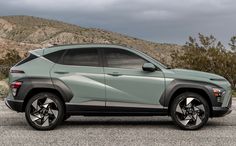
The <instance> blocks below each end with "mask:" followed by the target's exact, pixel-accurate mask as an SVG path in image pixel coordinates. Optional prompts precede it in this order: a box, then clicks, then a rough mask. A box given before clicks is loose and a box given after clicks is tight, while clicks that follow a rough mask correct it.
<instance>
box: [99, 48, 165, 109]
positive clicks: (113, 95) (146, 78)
mask: <svg viewBox="0 0 236 146" xmlns="http://www.w3.org/2000/svg"><path fill="white" fill-rule="evenodd" d="M104 58H105V67H104V73H105V79H106V85H107V86H106V97H107V102H106V106H116V107H136V108H160V107H162V106H160V104H159V99H160V97H161V95H162V94H163V92H164V90H165V81H164V75H163V73H162V71H161V70H157V71H154V72H147V71H143V70H142V65H143V64H144V63H146V62H149V61H147V60H146V59H145V58H142V57H141V56H140V55H137V54H135V53H134V52H130V51H129V50H123V49H116V48H111V49H108V48H107V49H104Z"/></svg>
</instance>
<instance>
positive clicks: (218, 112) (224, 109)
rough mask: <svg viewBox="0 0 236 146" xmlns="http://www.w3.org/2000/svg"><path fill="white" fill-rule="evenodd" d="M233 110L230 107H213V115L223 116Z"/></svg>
mask: <svg viewBox="0 0 236 146" xmlns="http://www.w3.org/2000/svg"><path fill="white" fill-rule="evenodd" d="M231 112H232V109H231V108H230V107H213V110H212V117H223V116H225V115H228V114H230V113H231Z"/></svg>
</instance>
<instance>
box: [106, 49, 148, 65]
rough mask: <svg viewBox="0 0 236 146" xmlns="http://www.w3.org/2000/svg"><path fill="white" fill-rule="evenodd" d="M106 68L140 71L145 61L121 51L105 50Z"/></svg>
mask: <svg viewBox="0 0 236 146" xmlns="http://www.w3.org/2000/svg"><path fill="white" fill-rule="evenodd" d="M105 54H106V59H107V66H108V67H114V68H127V69H141V68H142V66H143V64H144V63H146V62H147V61H146V60H144V59H143V58H141V57H140V56H138V55H136V54H134V53H132V52H129V51H126V50H121V49H106V50H105Z"/></svg>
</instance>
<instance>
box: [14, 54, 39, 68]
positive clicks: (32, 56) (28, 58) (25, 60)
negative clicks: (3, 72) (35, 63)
mask: <svg viewBox="0 0 236 146" xmlns="http://www.w3.org/2000/svg"><path fill="white" fill-rule="evenodd" d="M35 58H37V56H36V55H34V54H31V53H30V54H29V56H28V57H26V58H25V59H24V60H22V61H20V62H19V63H17V64H16V66H19V65H21V64H24V63H26V62H29V61H31V60H33V59H35Z"/></svg>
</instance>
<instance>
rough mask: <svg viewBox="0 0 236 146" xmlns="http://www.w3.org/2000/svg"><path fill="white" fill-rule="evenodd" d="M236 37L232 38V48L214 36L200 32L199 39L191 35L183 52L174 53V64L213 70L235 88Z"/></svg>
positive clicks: (207, 70)
mask: <svg viewBox="0 0 236 146" xmlns="http://www.w3.org/2000/svg"><path fill="white" fill-rule="evenodd" d="M235 42H236V37H232V39H231V43H230V46H231V50H230V49H225V47H224V46H223V45H222V43H221V42H220V41H217V40H216V38H215V37H214V36H212V35H211V36H204V35H202V34H199V36H198V39H196V38H193V37H189V41H188V42H187V43H186V44H185V45H184V46H183V52H180V51H174V52H173V53H172V58H173V61H172V66H173V67H179V68H187V69H194V70H200V71H205V72H211V73H215V74H219V75H221V76H224V77H225V78H226V79H227V80H228V81H229V82H230V83H231V85H232V87H233V88H235V85H236V53H234V52H233V51H235Z"/></svg>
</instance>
